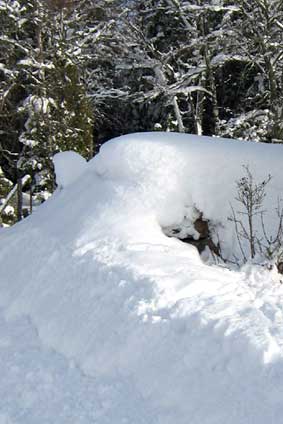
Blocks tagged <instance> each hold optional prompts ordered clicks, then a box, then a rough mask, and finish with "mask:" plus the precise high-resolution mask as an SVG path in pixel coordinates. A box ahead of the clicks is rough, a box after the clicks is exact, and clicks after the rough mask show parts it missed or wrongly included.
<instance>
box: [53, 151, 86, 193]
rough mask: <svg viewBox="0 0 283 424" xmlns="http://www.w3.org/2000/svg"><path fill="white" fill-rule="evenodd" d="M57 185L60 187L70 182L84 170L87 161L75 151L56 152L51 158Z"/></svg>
mask: <svg viewBox="0 0 283 424" xmlns="http://www.w3.org/2000/svg"><path fill="white" fill-rule="evenodd" d="M53 162H54V165H55V174H56V182H57V185H58V186H59V187H61V188H63V187H67V186H68V185H70V184H72V183H73V182H74V181H75V180H76V179H77V178H79V176H80V175H81V174H82V173H83V172H84V171H85V169H86V166H87V162H86V160H85V159H84V158H83V157H82V156H81V155H79V154H78V153H76V152H70V151H68V152H60V153H56V155H55V156H54V158H53Z"/></svg>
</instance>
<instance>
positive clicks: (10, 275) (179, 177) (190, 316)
mask: <svg viewBox="0 0 283 424" xmlns="http://www.w3.org/2000/svg"><path fill="white" fill-rule="evenodd" d="M282 153H283V147H282V146H273V145H271V146H270V145H262V144H256V143H247V142H236V141H231V140H221V139H210V138H207V137H203V138H199V137H196V136H188V135H180V134H178V135H176V134H163V133H154V134H153V133H148V134H136V135H129V136H124V137H121V138H118V139H116V140H113V141H111V142H108V143H106V145H104V146H103V147H102V149H101V152H100V154H99V155H98V156H97V157H95V158H94V159H93V160H92V161H90V162H89V163H86V162H85V161H84V160H82V159H81V158H80V157H78V156H77V155H76V154H75V153H66V154H59V155H57V156H56V157H55V166H56V172H57V177H58V185H59V188H58V190H57V192H56V193H55V194H54V195H53V197H52V198H51V199H50V200H48V201H47V202H46V203H45V204H43V205H42V206H41V207H40V208H39V209H38V210H37V211H36V213H34V215H33V216H31V217H30V218H27V219H26V220H24V221H22V222H21V223H19V224H17V225H16V226H14V227H13V228H10V229H2V230H0V246H1V249H0V269H1V273H0V308H1V309H0V370H1V379H0V424H30V423H39V422H40V423H50V424H51V423H52V424H54V423H85V424H86V423H88V424H90V423H91V424H94V423H98V424H126V423H129V424H227V423H229V424H254V423H257V424H266V423H274V424H275V423H276V424H278V423H280V422H282V413H283V354H282V349H283V306H282V305H283V303H282V301H283V286H282V284H280V276H278V274H277V272H276V270H275V269H273V270H272V271H271V272H270V271H268V270H267V269H265V268H263V267H261V266H256V265H246V266H245V267H243V268H242V269H241V270H240V271H236V270H229V269H227V268H225V267H223V266H216V265H211V264H206V263H204V262H203V261H202V260H201V258H200V257H199V254H198V252H197V250H196V249H195V248H194V247H192V246H190V245H187V244H184V243H182V242H181V241H179V240H176V239H174V238H169V237H166V235H165V234H164V232H163V231H162V228H164V227H167V226H170V225H175V224H178V223H180V222H182V220H183V219H184V216H185V217H186V218H187V219H190V218H192V216H193V208H194V207H196V208H197V209H198V210H200V211H202V212H203V214H204V217H205V218H206V219H209V220H210V221H212V222H214V223H216V224H217V223H218V224H219V237H220V238H221V241H222V242H223V246H224V247H223V249H224V250H225V253H227V255H229V254H231V252H232V251H233V249H236V248H237V243H236V238H235V234H234V233H233V230H234V228H233V225H232V223H231V222H229V221H227V216H229V214H230V203H231V202H233V201H234V198H235V195H236V191H235V190H236V189H235V181H236V180H237V179H239V178H240V177H241V176H242V173H243V172H242V171H243V170H242V168H241V167H242V165H248V166H249V168H250V169H251V171H252V172H253V175H254V176H255V178H256V179H257V180H259V181H260V180H261V179H264V178H266V176H267V175H268V174H271V175H272V180H271V182H270V186H269V190H268V193H267V196H266V199H265V201H266V208H267V207H268V211H271V212H270V216H269V215H268V219H267V227H268V228H271V229H272V225H273V219H274V218H273V215H272V212H273V209H274V208H275V206H276V202H277V199H278V196H280V193H281V190H282V172H283V171H282V165H281V163H282V159H281V158H282ZM220 223H221V225H220Z"/></svg>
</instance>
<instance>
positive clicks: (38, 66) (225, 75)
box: [0, 0, 283, 225]
mask: <svg viewBox="0 0 283 424" xmlns="http://www.w3.org/2000/svg"><path fill="white" fill-rule="evenodd" d="M282 86H283V1H282V0H280V1H279V0H248V1H246V0H236V1H228V0H210V1H205V0H203V1H201V0H190V1H185V0H183V1H178V0H128V1H127V0H95V1H94V0H81V1H79V0H45V1H44V0H16V1H13V0H0V218H1V219H0V225H1V224H3V225H11V224H12V223H14V222H15V221H17V220H20V219H22V217H23V216H26V215H28V214H30V213H32V210H33V208H34V207H36V206H37V205H38V204H40V203H41V202H42V201H44V200H46V199H47V198H48V197H49V196H50V195H51V193H52V192H53V191H54V189H55V187H56V183H55V176H54V169H53V164H52V157H53V155H54V154H55V153H56V152H59V151H64V150H74V151H76V152H78V153H80V154H81V155H82V156H84V157H85V158H86V159H90V158H91V157H93V156H94V155H95V154H96V153H97V152H98V150H99V147H100V145H101V144H102V143H104V142H105V141H107V140H108V139H110V138H113V137H115V136H118V135H121V134H127V133H131V132H137V131H178V132H187V133H195V134H198V135H202V134H204V135H215V136H221V137H228V138H241V139H243V140H253V141H262V142H267V143H282V142H283V121H282V119H283V107H282V99H283V97H282ZM212 166H213V164H212ZM239 166H240V165H239Z"/></svg>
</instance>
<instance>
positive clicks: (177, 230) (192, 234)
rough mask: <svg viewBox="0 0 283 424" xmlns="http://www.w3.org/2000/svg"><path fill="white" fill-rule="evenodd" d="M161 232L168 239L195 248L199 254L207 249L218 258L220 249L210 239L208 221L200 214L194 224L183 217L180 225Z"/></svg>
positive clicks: (166, 228)
mask: <svg viewBox="0 0 283 424" xmlns="http://www.w3.org/2000/svg"><path fill="white" fill-rule="evenodd" d="M162 230H163V232H164V234H165V235H166V236H168V237H175V238H177V239H178V240H180V241H182V242H183V243H188V244H191V245H192V246H195V247H196V248H197V250H198V252H199V253H200V254H201V253H202V252H204V250H205V249H206V248H208V249H209V250H210V251H211V252H212V253H213V254H215V255H217V256H220V247H219V246H218V245H216V244H215V242H214V241H213V239H212V235H211V231H210V226H209V220H206V219H204V218H203V214H202V213H200V214H199V217H198V218H197V219H196V220H195V221H194V222H192V221H191V222H190V221H188V219H187V218H186V217H184V219H183V221H182V222H181V223H180V224H178V225H175V226H174V225H173V226H170V227H165V228H162Z"/></svg>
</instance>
